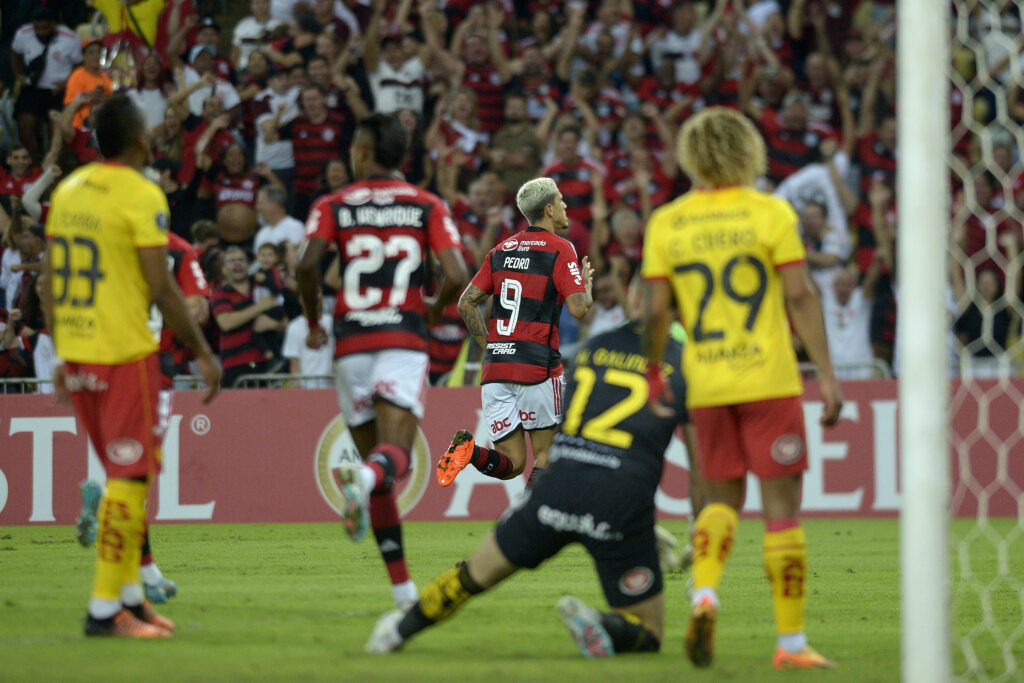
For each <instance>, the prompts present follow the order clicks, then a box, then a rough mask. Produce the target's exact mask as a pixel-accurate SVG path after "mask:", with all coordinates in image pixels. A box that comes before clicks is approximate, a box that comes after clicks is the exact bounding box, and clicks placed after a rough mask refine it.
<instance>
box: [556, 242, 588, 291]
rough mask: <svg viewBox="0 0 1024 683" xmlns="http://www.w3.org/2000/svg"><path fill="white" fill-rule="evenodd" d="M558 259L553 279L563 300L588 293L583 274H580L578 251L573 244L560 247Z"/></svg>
mask: <svg viewBox="0 0 1024 683" xmlns="http://www.w3.org/2000/svg"><path fill="white" fill-rule="evenodd" d="M560 246H561V248H560V249H559V250H558V252H559V253H558V258H557V259H556V260H555V272H554V273H552V277H553V279H554V282H555V289H556V290H557V291H558V293H559V294H560V295H561V296H562V298H563V299H565V298H568V297H569V295H570V294H575V293H576V292H585V291H587V286H586V285H585V284H584V283H583V274H582V273H581V272H580V264H579V262H578V261H577V260H576V249H575V248H574V247H573V246H572V244H568V243H566V244H563V245H560Z"/></svg>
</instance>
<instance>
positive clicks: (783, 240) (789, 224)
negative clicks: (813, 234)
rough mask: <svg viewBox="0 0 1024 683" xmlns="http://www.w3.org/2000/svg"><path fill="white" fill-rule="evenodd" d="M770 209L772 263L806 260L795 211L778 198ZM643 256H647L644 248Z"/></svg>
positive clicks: (778, 264)
mask: <svg viewBox="0 0 1024 683" xmlns="http://www.w3.org/2000/svg"><path fill="white" fill-rule="evenodd" d="M770 210H771V213H772V216H771V218H772V220H771V226H772V228H771V230H772V232H771V234H770V235H769V241H770V243H769V244H768V250H769V256H770V257H771V260H772V265H773V266H775V267H776V268H779V267H780V266H785V265H789V264H791V263H800V262H803V261H806V260H807V251H806V250H805V249H804V243H803V242H802V241H801V240H800V233H799V231H798V229H797V221H798V219H797V215H796V211H795V210H794V209H793V207H792V206H791V205H790V204H789V202H787V201H785V200H783V199H778V198H775V199H773V201H772V204H771V209H770ZM644 258H647V251H646V250H645V251H644Z"/></svg>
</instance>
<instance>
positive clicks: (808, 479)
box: [0, 380, 1024, 525]
mask: <svg viewBox="0 0 1024 683" xmlns="http://www.w3.org/2000/svg"><path fill="white" fill-rule="evenodd" d="M976 386H979V387H980V390H978V391H971V392H964V391H960V390H958V389H957V388H956V387H955V388H954V400H953V403H952V413H953V415H954V423H953V431H954V433H955V434H957V435H958V437H957V440H956V441H957V443H956V446H955V447H954V448H953V450H952V453H951V457H952V458H953V466H952V472H953V476H954V480H953V482H952V489H951V492H952V495H953V503H954V510H955V512H956V514H958V515H962V516H970V515H974V514H976V513H977V510H978V501H979V497H980V499H982V500H983V501H984V505H985V506H986V507H987V512H988V514H989V515H1016V514H1017V507H1016V502H1015V500H1014V498H1013V496H1012V494H1011V492H1010V491H1011V490H1012V491H1018V490H1019V489H1020V488H1024V457H1022V456H1024V443H1022V439H1021V436H1020V433H1019V425H1020V421H1019V406H1018V405H1017V403H1016V401H1014V400H1013V399H1012V397H1009V396H1006V395H1005V394H1004V393H1001V392H986V391H985V388H986V387H987V386H988V385H984V386H981V385H980V383H979V385H976ZM843 390H844V393H845V398H846V403H845V405H844V406H843V412H842V420H841V421H840V422H839V424H838V425H837V426H836V427H834V428H832V429H828V430H825V429H823V428H822V427H821V425H820V424H819V419H820V417H821V414H822V410H823V404H822V402H821V401H820V399H819V395H818V393H817V387H816V385H814V384H813V383H809V385H808V390H807V394H806V395H805V396H804V414H805V422H806V428H807V448H808V455H809V458H810V469H809V471H808V472H807V474H806V476H805V478H804V490H803V509H804V511H805V514H806V515H807V516H816V517H823V516H847V517H872V516H894V515H896V514H897V513H898V509H899V505H900V486H899V474H898V472H899V465H898V458H897V440H896V432H897V426H896V425H897V385H896V382H895V381H893V380H878V381H865V382H850V383H846V384H845V385H844V387H843ZM1016 390H1017V391H1019V392H1024V383H1019V384H1017V385H1016ZM978 397H982V398H983V399H985V400H986V401H987V402H986V403H984V404H983V405H981V406H980V410H979V403H978ZM992 397H995V398H992ZM200 398H201V394H200V393H199V392H180V393H177V394H176V395H175V397H174V404H173V416H172V418H171V421H170V425H169V429H168V432H167V436H166V439H165V442H164V451H163V473H162V474H161V475H160V477H159V478H158V481H157V482H156V484H155V485H154V486H153V492H152V497H151V500H150V516H151V518H152V519H154V520H156V521H162V522H176V521H188V522H195V521H208V522H312V521H328V520H333V519H337V515H336V514H335V512H334V509H333V508H332V506H336V505H337V500H338V495H339V494H338V490H337V487H336V486H335V484H334V483H333V481H332V480H331V477H330V468H331V467H332V466H334V465H335V464H337V463H338V462H340V461H341V459H343V458H356V457H357V456H356V452H355V448H354V446H353V445H352V442H351V439H350V438H349V436H348V432H347V429H346V426H345V424H344V422H343V421H342V420H341V418H339V417H338V411H337V401H336V398H335V395H334V393H333V392H332V391H330V390H305V389H274V390H233V391H225V392H223V393H222V394H221V395H220V396H219V397H218V398H217V400H215V401H214V402H213V403H212V404H210V405H208V406H204V405H202V403H201V402H200ZM989 399H991V400H989ZM979 419H982V424H981V426H979ZM460 428H466V429H471V430H472V431H473V433H474V435H475V437H476V439H477V440H478V442H480V443H489V441H490V433H491V431H490V426H489V425H487V424H486V423H485V421H484V419H483V417H482V416H481V411H480V390H479V388H477V387H464V388H455V389H448V388H431V389H429V390H428V391H427V393H426V416H425V417H424V419H423V421H422V424H421V430H420V434H419V436H418V438H417V440H416V444H415V447H414V454H413V459H412V460H413V467H412V472H411V474H410V476H409V477H408V478H407V479H406V480H405V481H404V482H402V484H401V485H400V486H399V492H400V497H399V505H400V507H401V509H402V511H403V514H404V518H405V519H408V520H445V519H474V520H487V519H494V518H496V517H497V516H498V515H499V514H500V513H501V512H502V510H504V509H505V508H506V507H507V506H508V504H509V502H510V501H511V500H512V499H513V498H514V497H515V496H516V495H517V494H519V493H520V492H521V491H522V490H523V487H524V479H523V477H517V478H516V479H513V480H511V481H499V480H495V479H490V478H487V477H484V476H483V475H481V474H479V473H478V472H477V471H476V470H475V469H473V467H468V468H467V469H466V470H465V471H463V473H462V474H460V475H459V477H458V478H457V479H456V480H455V483H454V484H453V485H452V486H450V487H448V488H442V487H441V486H439V485H438V483H437V480H436V478H435V474H434V472H435V470H434V466H435V465H436V462H437V458H438V456H439V455H440V454H441V453H442V452H443V451H444V450H445V449H446V448H447V446H448V443H449V440H450V438H451V436H452V434H453V433H454V432H455V430H457V429H460ZM1003 432H1005V433H1003ZM667 455H668V457H667V463H666V467H665V473H664V477H663V479H662V482H661V488H660V489H659V491H658V496H657V506H658V511H659V515H661V516H663V517H679V516H686V515H688V514H689V512H690V503H689V501H688V499H687V468H686V462H687V458H686V452H685V449H684V448H683V446H682V444H681V443H680V442H679V441H678V440H674V441H673V443H672V446H671V447H670V449H669V451H668V454H667ZM936 457H939V454H936ZM527 471H528V470H527ZM965 474H969V476H964V475H965ZM87 477H88V478H92V479H96V480H102V479H103V473H102V469H101V468H100V465H99V461H98V459H97V458H96V456H95V455H94V454H93V453H92V447H91V445H90V444H89V442H88V439H87V438H86V435H85V432H84V430H83V429H82V426H81V424H80V423H78V422H77V421H76V420H75V418H74V417H73V416H72V415H71V414H70V413H69V412H68V411H67V410H66V409H64V408H61V407H59V406H56V405H55V404H54V402H53V399H52V397H50V396H44V395H26V396H18V395H0V525H21V524H37V523H38V524H43V523H57V524H70V523H72V522H73V520H74V518H75V515H76V514H77V513H78V509H79V506H80V500H79V494H78V484H79V482H81V481H82V480H84V479H86V478H87ZM1007 482H1016V485H1014V484H1013V483H1007ZM1004 484H1006V485H1005V486H1004ZM759 507H760V494H759V490H758V487H757V485H756V484H754V485H751V486H748V488H747V502H746V508H745V509H746V510H747V511H748V512H751V513H756V511H757V510H758V509H759Z"/></svg>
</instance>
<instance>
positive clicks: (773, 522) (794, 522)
mask: <svg viewBox="0 0 1024 683" xmlns="http://www.w3.org/2000/svg"><path fill="white" fill-rule="evenodd" d="M798 526H800V519H799V518H798V517H782V518H780V519H766V520H765V521H764V528H765V529H766V530H767V531H769V532H771V533H775V532H776V531H785V530H786V529H795V528H796V527H798Z"/></svg>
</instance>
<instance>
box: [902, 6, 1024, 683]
mask: <svg viewBox="0 0 1024 683" xmlns="http://www.w3.org/2000/svg"><path fill="white" fill-rule="evenodd" d="M934 4H935V6H936V8H938V6H939V5H940V4H942V3H941V2H937V3H934ZM1022 7H1024V4H1022V3H1020V2H1018V1H1014V0H1011V1H1009V2H1007V1H1005V0H954V2H953V11H952V16H951V23H950V31H949V37H950V44H949V51H950V55H949V56H950V59H949V63H950V68H949V72H948V73H949V86H950V90H949V94H950V107H949V110H950V114H951V123H952V135H951V136H950V149H949V153H948V160H949V164H948V168H949V171H950V179H949V182H950V183H951V185H952V195H951V196H952V203H951V213H952V220H951V228H952V230H951V234H952V239H951V240H950V248H949V254H950V259H949V264H948V265H949V303H948V318H949V320H950V323H951V328H952V334H951V335H950V345H949V348H950V353H949V354H948V362H949V369H950V375H951V377H952V392H951V400H950V404H949V422H950V425H949V426H950V429H949V433H950V439H951V444H952V452H953V459H952V468H951V470H952V471H951V475H952V478H951V482H952V485H951V490H950V494H951V495H950V510H951V513H952V517H953V518H952V526H951V533H950V542H951V545H952V562H951V575H950V579H951V589H952V590H951V602H950V625H951V631H952V633H951V650H952V660H951V661H952V675H953V677H954V679H955V680H965V681H1019V680H1024V669H1022V668H1021V662H1024V341H1022V331H1021V320H1022V318H1024V306H1022V304H1021V276H1020V275H1021V271H1022V268H1024V257H1022V255H1021V253H1022V244H1024V234H1022V226H1024V126H1022V124H1024V89H1022V88H1024V52H1022V49H1024V34H1022V20H1024V16H1022ZM936 11H938V9H936ZM936 597H937V596H936ZM905 671H906V669H905Z"/></svg>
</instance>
